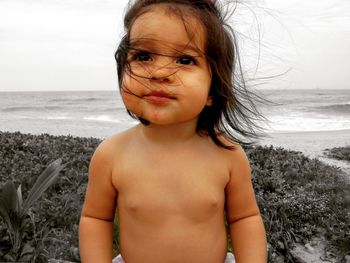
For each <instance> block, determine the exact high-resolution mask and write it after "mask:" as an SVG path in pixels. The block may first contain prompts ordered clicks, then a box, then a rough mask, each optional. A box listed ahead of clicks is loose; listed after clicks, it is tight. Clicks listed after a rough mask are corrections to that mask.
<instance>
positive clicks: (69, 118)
mask: <svg viewBox="0 0 350 263" xmlns="http://www.w3.org/2000/svg"><path fill="white" fill-rule="evenodd" d="M46 119H48V120H72V119H73V117H68V116H49V117H47V118H46Z"/></svg>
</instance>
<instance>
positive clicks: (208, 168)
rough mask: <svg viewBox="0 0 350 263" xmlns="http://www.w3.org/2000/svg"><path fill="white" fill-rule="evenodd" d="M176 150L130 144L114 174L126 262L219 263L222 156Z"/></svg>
mask: <svg viewBox="0 0 350 263" xmlns="http://www.w3.org/2000/svg"><path fill="white" fill-rule="evenodd" d="M205 141H206V142H208V140H207V139H203V141H202V143H200V144H198V145H197V146H198V147H194V145H196V144H194V145H193V144H192V145H191V146H189V147H186V146H184V147H181V148H177V149H171V148H167V149H166V150H165V149H164V150H163V149H161V148H152V147H150V148H148V147H141V148H139V147H138V146H137V145H133V144H132V143H131V144H129V145H128V146H129V147H127V149H123V156H122V157H121V158H120V159H119V160H118V161H117V163H116V166H115V167H114V169H113V181H114V184H115V186H116V188H117V190H118V213H119V215H118V216H119V226H120V243H121V251H122V253H123V257H124V259H125V261H126V262H130V263H138V262H143V263H147V262H192V263H195V262H207V263H211V262H212V263H217V262H223V261H224V259H225V256H226V247H227V240H226V230H225V225H224V205H225V186H226V184H227V183H228V180H229V164H228V161H226V160H227V158H225V151H224V150H221V149H219V148H218V147H217V146H215V145H213V144H210V143H205Z"/></svg>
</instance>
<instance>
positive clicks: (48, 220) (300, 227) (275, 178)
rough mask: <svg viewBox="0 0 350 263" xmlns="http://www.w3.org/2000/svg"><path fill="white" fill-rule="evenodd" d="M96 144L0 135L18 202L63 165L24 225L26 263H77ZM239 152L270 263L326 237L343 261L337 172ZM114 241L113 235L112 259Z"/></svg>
mask: <svg viewBox="0 0 350 263" xmlns="http://www.w3.org/2000/svg"><path fill="white" fill-rule="evenodd" d="M99 142H100V140H98V139H95V138H79V137H71V136H51V135H47V134H43V135H40V136H34V135H29V134H22V133H18V132H17V133H8V132H0V189H1V188H2V187H3V185H4V184H5V183H6V182H8V181H12V182H13V183H14V185H15V186H16V188H17V187H18V186H19V185H20V184H21V186H22V192H23V199H25V198H26V193H28V191H29V189H30V187H31V186H32V185H33V184H34V181H35V179H36V178H37V176H38V175H39V174H40V173H41V172H42V171H43V170H44V169H45V168H46V166H47V164H48V163H50V162H51V161H53V160H56V159H58V158H61V159H62V162H63V163H68V165H67V166H66V167H65V169H64V170H63V171H62V172H61V173H60V176H59V178H58V180H57V182H56V183H55V184H54V185H52V186H51V187H50V188H49V189H48V190H47V191H46V192H45V193H44V194H43V196H42V197H41V199H40V200H39V201H38V202H36V204H35V205H34V207H33V210H32V213H33V218H34V222H35V227H34V228H33V227H32V226H31V225H30V224H29V223H28V227H27V228H26V230H25V231H24V234H23V235H24V236H23V238H22V240H23V241H22V246H23V247H22V250H21V251H25V252H26V257H27V259H28V261H32V262H34V261H35V262H39V263H40V262H47V261H48V259H62V260H67V261H73V262H79V258H78V256H77V247H78V222H79V217H80V211H81V206H82V203H83V200H84V193H85V188H86V184H87V170H88V164H89V162H90V158H91V156H92V154H93V152H94V150H95V148H96V147H97V145H98V144H99ZM246 152H247V154H248V156H249V159H250V162H251V166H252V176H253V182H254V187H255V190H256V193H257V201H258V203H259V206H260V209H261V213H262V216H263V219H264V223H265V226H266V230H267V235H268V241H269V244H270V249H269V262H274V259H275V258H276V257H277V256H279V255H282V256H283V257H284V258H285V262H293V257H292V255H291V253H290V251H291V248H292V246H293V244H295V242H307V241H308V240H309V239H310V238H311V237H313V236H315V235H319V234H322V235H325V236H326V237H327V240H328V245H327V250H328V251H329V252H331V253H333V254H334V255H337V256H338V259H339V261H340V260H342V259H344V257H345V255H347V254H350V249H349V248H350V212H349V211H350V193H349V191H348V189H349V187H350V184H349V182H348V181H345V180H344V176H339V175H341V173H342V172H341V171H340V170H339V169H336V168H334V167H330V166H327V165H325V164H323V163H322V162H320V161H318V160H315V159H309V158H307V157H305V156H304V155H302V154H301V153H299V152H293V151H287V150H284V149H281V148H273V147H260V146H256V147H250V148H247V149H246ZM115 224H116V226H117V224H118V223H117V220H116V221H115ZM118 233H119V232H118V228H117V227H116V229H115V232H114V235H115V239H116V243H115V245H114V248H115V252H116V253H118V252H119V245H118V242H117V239H118ZM281 244H282V245H281ZM25 246H26V247H25ZM10 250H11V243H10V239H9V236H8V230H7V227H6V224H5V223H4V222H3V221H1V220H0V262H1V261H6V259H7V258H8V253H9V251H10Z"/></svg>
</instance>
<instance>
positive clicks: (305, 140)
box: [260, 130, 350, 172]
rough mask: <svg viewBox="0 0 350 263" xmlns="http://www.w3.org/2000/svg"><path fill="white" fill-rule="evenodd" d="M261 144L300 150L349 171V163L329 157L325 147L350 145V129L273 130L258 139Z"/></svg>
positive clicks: (311, 156)
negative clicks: (325, 154) (326, 155)
mask: <svg viewBox="0 0 350 263" xmlns="http://www.w3.org/2000/svg"><path fill="white" fill-rule="evenodd" d="M260 144H261V145H273V146H275V147H283V148H285V149H288V150H294V151H300V152H302V153H304V154H305V155H306V156H308V157H310V158H318V159H320V160H322V161H324V162H326V163H328V164H330V165H335V166H338V167H341V168H344V169H345V170H347V171H348V172H349V171H350V163H349V162H343V161H337V160H334V159H329V158H326V157H325V156H324V150H325V149H331V148H334V147H343V146H347V145H350V130H340V131H316V132H274V133H269V134H268V137H266V138H263V139H262V140H261V141H260Z"/></svg>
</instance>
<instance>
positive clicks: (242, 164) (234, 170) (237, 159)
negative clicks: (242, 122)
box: [220, 136, 250, 177]
mask: <svg viewBox="0 0 350 263" xmlns="http://www.w3.org/2000/svg"><path fill="white" fill-rule="evenodd" d="M220 140H221V141H222V142H223V143H224V144H225V145H227V146H230V147H231V148H232V149H230V150H228V149H225V151H224V152H225V155H226V157H227V158H228V161H229V164H230V165H229V167H230V173H231V175H234V177H237V176H240V175H241V176H242V175H245V176H247V175H249V176H250V164H249V160H248V157H247V154H246V153H245V151H244V149H243V147H242V146H241V145H240V144H238V143H235V142H232V141H230V140H228V139H226V138H225V137H223V136H220Z"/></svg>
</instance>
